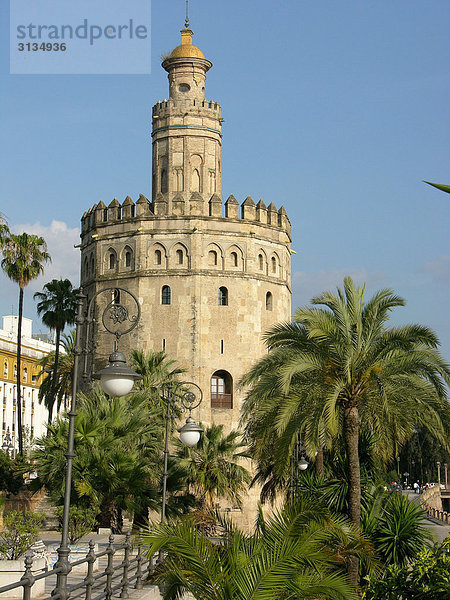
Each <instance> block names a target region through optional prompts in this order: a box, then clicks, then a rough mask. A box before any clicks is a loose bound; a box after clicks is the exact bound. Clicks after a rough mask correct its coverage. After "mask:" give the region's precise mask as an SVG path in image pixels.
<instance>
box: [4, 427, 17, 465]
mask: <svg viewBox="0 0 450 600" xmlns="http://www.w3.org/2000/svg"><path fill="white" fill-rule="evenodd" d="M13 449H14V446H13V444H12V440H11V434H10V433H9V427H8V428H7V430H6V433H5V437H4V438H3V444H2V450H3V452H6V454H8V456H11V457H12V458H14V455H13Z"/></svg>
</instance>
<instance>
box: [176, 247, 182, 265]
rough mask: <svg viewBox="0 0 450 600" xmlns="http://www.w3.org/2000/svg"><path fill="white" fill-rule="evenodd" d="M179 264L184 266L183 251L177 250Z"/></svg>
mask: <svg viewBox="0 0 450 600" xmlns="http://www.w3.org/2000/svg"><path fill="white" fill-rule="evenodd" d="M177 263H178V264H179V265H182V264H183V250H177Z"/></svg>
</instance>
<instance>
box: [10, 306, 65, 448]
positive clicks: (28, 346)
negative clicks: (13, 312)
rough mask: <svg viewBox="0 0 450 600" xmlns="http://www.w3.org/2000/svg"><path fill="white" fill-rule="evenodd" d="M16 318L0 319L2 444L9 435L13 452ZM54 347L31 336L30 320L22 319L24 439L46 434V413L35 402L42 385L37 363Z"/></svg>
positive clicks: (14, 443) (15, 416) (15, 390)
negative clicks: (1, 322) (0, 324)
mask: <svg viewBox="0 0 450 600" xmlns="http://www.w3.org/2000/svg"><path fill="white" fill-rule="evenodd" d="M17 326H18V317H17V316H6V317H3V328H2V329H1V330H0V396H1V398H2V443H1V444H0V446H1V445H2V444H3V443H4V441H5V436H6V435H7V433H9V435H10V437H11V443H12V446H13V450H12V453H15V452H17V450H18V447H19V440H18V435H17V384H16V377H17ZM54 350H55V345H54V344H52V343H49V342H46V341H43V340H41V339H37V338H36V337H33V333H32V321H31V319H26V318H23V319H22V345H21V371H22V376H21V381H22V386H21V391H22V427H23V430H24V433H25V437H24V439H28V440H29V441H31V439H32V438H36V437H40V436H42V435H45V432H46V424H47V419H48V411H47V409H46V408H45V406H44V405H43V404H40V403H39V401H38V394H39V387H40V383H41V377H40V372H41V368H40V367H39V366H38V364H37V363H38V361H39V359H41V358H42V357H43V356H45V355H46V354H48V353H49V352H54Z"/></svg>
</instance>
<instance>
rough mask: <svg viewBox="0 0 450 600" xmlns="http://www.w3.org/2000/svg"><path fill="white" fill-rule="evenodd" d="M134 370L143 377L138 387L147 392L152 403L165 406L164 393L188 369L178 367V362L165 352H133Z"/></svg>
mask: <svg viewBox="0 0 450 600" xmlns="http://www.w3.org/2000/svg"><path fill="white" fill-rule="evenodd" d="M131 358H132V362H133V368H134V370H135V371H136V373H139V375H142V379H141V380H139V381H138V382H137V387H138V388H139V389H141V390H145V391H146V392H147V393H148V394H149V396H150V398H151V399H152V401H153V402H154V403H156V404H161V406H163V399H162V395H163V394H162V392H163V389H164V388H165V387H167V385H168V384H170V383H174V382H175V381H176V380H177V379H178V375H181V374H182V373H185V372H186V369H183V368H181V367H177V366H176V361H175V360H173V359H170V358H168V357H167V355H166V353H165V352H147V353H145V352H143V351H142V350H133V351H132V353H131Z"/></svg>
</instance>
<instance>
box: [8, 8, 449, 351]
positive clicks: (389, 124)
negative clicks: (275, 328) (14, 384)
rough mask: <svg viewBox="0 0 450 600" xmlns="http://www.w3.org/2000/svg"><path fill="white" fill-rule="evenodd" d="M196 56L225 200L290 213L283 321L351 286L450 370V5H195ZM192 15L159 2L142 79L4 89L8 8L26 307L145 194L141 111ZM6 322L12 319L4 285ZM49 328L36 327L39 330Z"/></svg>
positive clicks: (146, 140)
mask: <svg viewBox="0 0 450 600" xmlns="http://www.w3.org/2000/svg"><path fill="white" fill-rule="evenodd" d="M190 4H191V9H190V13H191V14H190V19H191V27H192V29H193V31H194V34H195V37H194V43H196V45H198V46H199V47H200V48H201V49H202V50H203V52H204V54H205V56H206V57H207V58H208V59H210V60H211V61H212V62H213V63H214V66H213V68H212V69H211V71H210V72H209V73H208V80H207V87H206V92H207V97H208V99H212V100H216V101H218V102H220V104H221V105H222V110H223V117H224V119H225V123H224V127H223V134H224V137H223V151H222V165H223V177H222V198H223V199H226V198H227V197H228V195H229V194H231V193H232V194H234V195H235V196H236V198H237V199H238V200H240V201H243V200H244V199H245V198H246V196H248V195H250V196H252V197H253V199H254V200H256V201H258V200H259V198H263V200H264V202H265V203H266V204H267V205H268V204H269V203H270V202H274V203H275V205H276V206H280V205H284V206H285V208H286V210H287V212H288V214H289V217H290V219H291V222H292V226H293V246H292V247H293V248H294V249H295V250H296V251H297V254H295V255H293V262H292V281H293V308H294V309H295V307H296V306H299V305H301V304H305V303H307V302H308V301H309V299H310V298H311V297H312V296H313V295H315V294H317V293H320V292H321V291H323V290H324V289H333V288H335V286H336V285H338V284H340V283H341V282H342V279H343V277H344V275H346V274H350V275H352V276H354V278H355V279H357V280H358V281H359V282H361V283H362V282H364V281H367V284H368V291H369V293H370V292H372V291H374V290H376V289H378V288H381V287H392V288H393V289H394V290H395V291H396V292H397V293H398V294H400V295H402V296H403V297H404V298H405V299H406V300H407V305H406V307H405V308H402V309H398V311H397V312H396V314H395V316H394V317H393V319H394V322H395V323H406V322H419V323H423V324H427V325H430V326H431V327H433V328H434V329H435V330H436V332H437V333H438V335H439V337H440V338H441V341H442V344H443V351H444V353H445V355H446V356H447V357H448V356H449V354H450V331H449V327H448V316H447V310H448V305H449V286H450V249H449V242H448V239H449V236H448V231H449V215H450V199H449V196H448V195H447V194H444V193H442V192H439V191H437V190H435V189H434V188H431V187H429V186H427V185H425V184H424V183H422V180H423V179H426V180H429V181H437V182H441V183H450V176H449V169H448V165H449V144H448V131H449V110H448V97H449V87H450V86H449V69H448V58H449V45H450V44H449V37H448V28H449V20H450V19H449V17H450V7H449V3H448V1H447V0H445V1H444V0H442V1H440V0H433V1H432V2H427V3H425V2H424V1H423V0H422V1H416V0H403V1H400V0H397V1H396V2H388V1H387V0H386V1H384V0H380V1H377V2H373V1H372V2H369V1H365V2H361V1H356V0H346V1H339V0H322V1H319V0H318V1H316V2H311V1H307V0H301V1H294V0H289V1H280V2H277V3H274V2H267V1H264V0H259V1H258V2H257V1H256V0H246V1H245V2H244V1H238V0H228V1H227V2H213V1H212V0H191V3H190ZM184 5H185V3H184V0H170V1H167V0H166V1H163V0H154V1H153V3H152V14H151V32H152V73H151V75H84V76H83V75H9V26H8V23H9V13H8V3H7V2H5V1H3V2H2V3H1V7H0V11H1V14H0V23H1V25H0V28H1V29H0V31H1V34H2V35H1V40H2V41H1V52H0V76H1V81H0V86H1V97H0V102H1V106H0V108H1V115H2V118H1V119H2V120H1V130H0V136H1V150H0V152H1V156H0V159H1V165H2V174H1V181H0V186H1V187H0V190H1V195H0V198H1V200H0V210H1V212H3V213H5V214H6V215H7V217H8V220H9V223H10V225H11V227H12V228H13V230H15V231H17V232H19V231H23V230H26V231H29V232H30V231H34V232H38V233H41V234H42V235H44V237H46V239H48V242H49V246H50V251H51V253H52V254H53V257H54V260H53V263H52V265H51V266H50V267H48V268H47V270H46V273H45V275H44V277H43V279H40V280H38V281H37V282H35V283H33V284H31V285H30V288H29V290H27V292H26V300H25V316H28V317H30V318H35V309H34V302H33V299H32V293H33V292H34V291H36V290H37V289H40V288H41V287H42V285H43V283H45V282H46V281H48V280H49V279H51V278H53V277H59V276H63V277H66V276H67V277H69V278H71V279H72V280H73V281H74V283H77V279H78V270H79V267H78V253H77V251H76V250H74V249H73V245H74V244H76V243H77V241H78V228H79V219H80V216H81V214H82V213H83V211H85V210H87V209H88V208H89V207H90V206H91V205H93V204H94V203H95V202H99V201H100V200H103V201H104V202H105V203H106V204H108V203H109V202H110V201H111V200H112V199H113V198H114V197H117V198H118V199H119V200H123V199H124V198H125V197H126V196H127V195H130V196H131V197H132V198H134V199H137V197H138V194H139V193H143V194H145V195H146V196H147V197H149V196H150V195H151V187H150V186H151V135H150V132H151V108H152V105H153V104H154V103H155V102H156V101H157V100H161V99H164V98H166V97H167V95H168V86H167V74H166V72H165V71H164V70H163V69H162V68H161V66H160V56H161V54H163V53H165V52H166V51H168V50H170V49H172V48H173V47H174V46H176V45H178V44H179V30H180V29H181V27H182V26H183V23H184ZM0 282H1V289H2V293H1V295H0V312H1V314H10V313H11V310H12V309H14V311H17V290H16V287H15V286H14V285H13V284H12V283H10V282H9V281H7V280H6V278H5V277H4V276H3V275H0ZM39 329H43V327H42V326H41V325H40V324H38V323H36V327H35V330H36V331H38V330H39Z"/></svg>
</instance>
